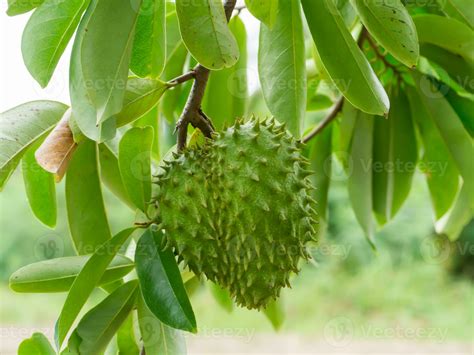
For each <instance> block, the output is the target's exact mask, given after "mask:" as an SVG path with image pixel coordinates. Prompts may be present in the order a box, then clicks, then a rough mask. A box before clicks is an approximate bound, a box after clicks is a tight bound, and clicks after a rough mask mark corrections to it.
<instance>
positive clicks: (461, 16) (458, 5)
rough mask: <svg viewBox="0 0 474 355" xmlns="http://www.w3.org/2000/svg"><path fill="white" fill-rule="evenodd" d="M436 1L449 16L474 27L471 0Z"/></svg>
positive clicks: (473, 8) (473, 10) (473, 9)
mask: <svg viewBox="0 0 474 355" xmlns="http://www.w3.org/2000/svg"><path fill="white" fill-rule="evenodd" d="M438 3H439V4H440V6H441V8H442V10H443V12H444V13H446V14H447V15H448V16H449V17H452V18H455V19H456V20H458V21H461V22H464V23H465V24H466V25H468V26H470V27H471V28H474V7H473V3H472V1H471V0H438Z"/></svg>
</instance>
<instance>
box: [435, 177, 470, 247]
mask: <svg viewBox="0 0 474 355" xmlns="http://www.w3.org/2000/svg"><path fill="white" fill-rule="evenodd" d="M473 218H474V209H473V208H472V206H470V202H469V194H468V191H466V190H465V188H464V186H463V187H462V188H461V189H460V191H459V194H458V196H457V199H456V202H455V203H454V205H453V207H452V208H451V209H450V210H449V211H448V213H446V214H445V215H444V216H443V217H442V218H441V219H440V220H439V221H437V222H436V232H437V233H438V234H445V235H447V236H448V237H449V239H450V240H451V241H454V240H456V239H458V237H459V236H460V234H461V232H462V231H463V229H464V227H465V226H466V225H467V224H468V223H469V222H470V221H471V220H472V219H473Z"/></svg>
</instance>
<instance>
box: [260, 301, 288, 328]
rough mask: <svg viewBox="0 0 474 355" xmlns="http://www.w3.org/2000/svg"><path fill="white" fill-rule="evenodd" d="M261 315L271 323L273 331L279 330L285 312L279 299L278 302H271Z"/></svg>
mask: <svg viewBox="0 0 474 355" xmlns="http://www.w3.org/2000/svg"><path fill="white" fill-rule="evenodd" d="M263 313H264V314H265V316H266V317H267V318H268V320H269V321H270V323H272V326H273V328H274V329H275V330H279V329H280V328H281V326H282V325H283V322H284V320H285V311H284V309H283V306H282V302H281V299H280V300H278V301H276V300H273V301H271V302H270V303H269V304H268V305H267V308H265V309H264V310H263Z"/></svg>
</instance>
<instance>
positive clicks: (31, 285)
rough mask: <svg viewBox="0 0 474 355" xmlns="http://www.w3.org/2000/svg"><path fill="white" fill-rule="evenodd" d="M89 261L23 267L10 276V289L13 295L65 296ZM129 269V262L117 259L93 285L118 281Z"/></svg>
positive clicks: (64, 259) (66, 260)
mask: <svg viewBox="0 0 474 355" xmlns="http://www.w3.org/2000/svg"><path fill="white" fill-rule="evenodd" d="M89 259H90V255H81V256H66V257H62V258H56V259H49V260H44V261H40V262H36V263H33V264H30V265H26V266H24V267H22V268H21V269H18V270H17V271H15V272H14V273H13V274H12V275H11V277H10V288H11V289H12V290H13V291H15V292H34V293H41V292H45V293H49V292H67V291H68V290H69V289H70V288H71V285H72V283H73V282H74V280H75V278H76V277H77V275H78V274H79V272H80V271H81V270H82V268H83V267H84V265H85V264H86V262H87V261H88V260H89ZM133 268H134V264H133V261H132V260H130V259H128V258H126V257H125V256H121V255H118V256H116V257H115V258H114V259H113V260H112V262H111V263H110V265H108V267H107V270H106V271H105V272H104V274H103V276H102V278H101V279H100V280H99V282H98V284H97V285H98V286H100V285H104V284H107V283H109V282H112V281H115V280H118V279H120V278H122V277H123V276H125V275H127V274H128V273H129V272H130V271H131V270H132V269H133Z"/></svg>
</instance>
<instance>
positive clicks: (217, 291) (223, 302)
mask: <svg viewBox="0 0 474 355" xmlns="http://www.w3.org/2000/svg"><path fill="white" fill-rule="evenodd" d="M209 290H210V291H211V293H212V295H213V296H214V299H215V300H216V302H217V303H218V304H219V306H221V307H222V308H223V309H225V310H226V311H227V312H229V313H230V312H232V310H233V309H234V302H233V301H232V298H231V297H230V294H229V292H228V291H227V290H226V289H223V288H222V287H220V286H219V285H216V284H215V283H213V282H209Z"/></svg>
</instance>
